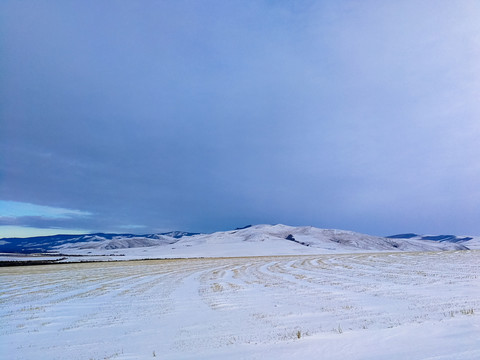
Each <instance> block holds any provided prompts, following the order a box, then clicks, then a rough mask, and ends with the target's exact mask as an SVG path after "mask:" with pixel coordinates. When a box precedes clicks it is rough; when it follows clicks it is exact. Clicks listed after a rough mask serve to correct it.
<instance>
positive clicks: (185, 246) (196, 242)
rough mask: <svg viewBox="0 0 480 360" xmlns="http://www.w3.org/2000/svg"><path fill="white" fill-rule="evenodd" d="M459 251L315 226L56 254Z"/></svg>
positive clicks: (131, 241) (93, 245)
mask: <svg viewBox="0 0 480 360" xmlns="http://www.w3.org/2000/svg"><path fill="white" fill-rule="evenodd" d="M289 236H291V237H293V239H294V241H292V240H287V237H289ZM157 244H158V242H157ZM458 249H465V247H464V246H463V245H461V244H455V243H449V242H437V241H426V240H419V239H400V240H399V239H387V238H383V237H377V236H371V235H365V234H360V233H355V232H352V231H345V230H332V229H318V228H314V227H311V226H305V227H293V226H287V225H255V226H251V227H249V228H246V229H240V230H233V231H223V232H216V233H213V234H199V235H194V236H185V237H182V238H180V239H174V238H168V237H165V236H164V237H162V239H161V244H160V245H155V240H152V239H149V238H145V239H143V240H142V238H128V239H121V238H115V239H112V240H104V241H96V242H90V243H89V242H86V243H70V244H64V245H61V246H58V247H57V249H56V250H57V251H58V252H59V253H61V254H66V255H82V256H83V257H82V258H81V259H82V260H92V261H107V260H132V259H165V258H199V257H201V258H203V257H238V256H271V255H317V254H339V253H355V252H369V251H371V252H378V251H390V252H396V251H439V250H458ZM63 261H79V258H78V257H77V258H67V259H65V260H63Z"/></svg>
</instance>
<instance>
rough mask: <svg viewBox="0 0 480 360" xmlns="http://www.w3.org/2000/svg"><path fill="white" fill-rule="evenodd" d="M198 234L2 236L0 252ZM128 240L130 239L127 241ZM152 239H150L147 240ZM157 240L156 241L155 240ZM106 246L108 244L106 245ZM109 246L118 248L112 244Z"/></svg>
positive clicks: (142, 242) (145, 243)
mask: <svg viewBox="0 0 480 360" xmlns="http://www.w3.org/2000/svg"><path fill="white" fill-rule="evenodd" d="M192 235H198V233H190V232H185V231H169V232H165V233H159V234H145V235H135V234H113V233H93V234H82V235H63V234H62V235H50V236H34V237H28V238H2V239H0V252H5V253H26V254H28V253H42V252H49V251H52V250H55V249H56V248H57V247H59V246H62V245H75V244H78V245H79V246H80V245H81V244H86V243H92V245H93V244H94V243H100V242H107V241H110V242H112V243H115V240H122V242H123V243H124V245H125V246H123V247H124V248H129V247H135V246H128V245H129V244H130V245H132V244H135V241H134V240H137V241H136V244H137V245H138V247H142V246H155V245H159V244H160V243H161V242H162V241H166V242H168V240H171V239H173V240H178V239H180V238H182V237H183V236H192ZM129 240H130V241H129ZM148 240H152V241H148ZM155 240H157V241H155ZM107 246H108V245H107ZM110 248H118V247H115V246H112V247H110Z"/></svg>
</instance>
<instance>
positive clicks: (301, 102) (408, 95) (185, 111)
mask: <svg viewBox="0 0 480 360" xmlns="http://www.w3.org/2000/svg"><path fill="white" fill-rule="evenodd" d="M295 4H296V5H292V3H291V2H275V3H272V2H268V1H266V2H261V1H260V2H223V1H212V2H206V3H205V2H198V3H194V4H192V2H183V1H175V2H146V3H144V4H142V6H138V5H135V4H134V3H123V2H115V3H114V4H113V3H110V4H108V5H107V4H106V3H99V2H93V1H92V2H90V1H82V2H79V3H63V2H48V3H38V2H15V1H4V2H2V4H1V5H0V24H2V25H1V26H2V34H3V42H2V44H1V45H0V46H1V48H0V50H1V52H2V54H5V55H4V56H3V57H2V69H3V72H2V82H1V85H0V177H1V181H0V199H3V200H5V201H15V202H21V203H32V204H44V205H50V206H51V207H52V208H59V209H63V211H64V212H62V211H58V210H57V213H55V211H51V210H50V211H46V210H44V212H43V213H41V211H39V212H38V213H36V214H24V216H37V218H33V217H30V218H24V219H23V220H19V217H20V216H18V217H15V216H14V217H15V218H16V219H17V220H15V221H18V222H21V223H22V224H27V223H31V224H33V223H35V224H40V223H43V224H44V225H45V226H46V225H47V224H48V223H50V224H55V226H60V223H62V226H77V227H78V226H80V225H81V226H82V227H85V228H88V229H92V230H95V231H96V230H99V231H103V230H109V231H117V230H118V231H120V230H121V229H122V226H128V224H144V225H145V228H144V230H145V231H153V230H154V229H157V228H162V229H165V230H172V229H182V230H189V231H214V230H220V229H228V228H235V227H237V226H240V225H243V224H248V223H278V222H283V223H287V224H292V225H296V224H298V225H301V224H309V225H316V226H320V227H338V228H347V229H352V230H358V231H364V232H369V233H374V234H389V233H394V232H407V231H413V232H449V233H454V232H459V231H461V232H479V231H480V228H478V225H476V224H475V222H474V221H473V219H475V218H478V215H480V213H479V212H480V210H479V209H478V208H477V207H476V205H475V204H478V203H479V201H480V193H479V192H478V190H476V188H477V186H476V184H478V180H479V179H480V165H477V164H478V161H476V159H478V158H479V157H480V150H479V147H478V146H476V142H477V139H478V137H479V136H480V125H479V123H478V117H479V115H480V108H479V106H478V95H479V94H480V87H479V85H478V84H479V83H480V65H479V64H480V50H479V49H480V46H479V41H480V40H479V39H480V25H479V22H478V18H479V16H480V6H479V5H478V3H477V2H475V1H456V2H450V1H425V2H421V3H419V2H418V1H402V2H394V3H392V2H389V3H385V2H379V1H363V2H350V1H345V2H337V1H322V2H310V1H302V2H296V3H295ZM105 13H108V14H109V16H108V18H105ZM6 14H8V17H7V15H6ZM65 209H82V210H81V211H80V213H72V212H70V213H68V212H65V211H66V210H65ZM31 211H33V210H32V209H31ZM70 211H72V210H70ZM73 211H74V212H75V210H73ZM46 214H47V215H48V216H47V215H46ZM59 214H63V215H59ZM89 214H95V216H93V215H91V216H89ZM42 216H43V218H39V217H42ZM54 216H57V218H54ZM59 216H60V217H61V218H60V219H59V218H58V217H59ZM62 216H63V217H62ZM46 218H48V219H47V220H48V221H47V220H46ZM126 224H127V225H126ZM115 229H116V230H115Z"/></svg>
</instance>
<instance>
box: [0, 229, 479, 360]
mask: <svg viewBox="0 0 480 360" xmlns="http://www.w3.org/2000/svg"><path fill="white" fill-rule="evenodd" d="M245 230H247V229H245ZM253 230H254V229H251V230H250V232H248V234H250V235H253V237H252V238H249V240H251V241H249V240H246V237H244V236H243V235H242V234H240V235H238V236H240V238H241V239H245V241H243V240H242V242H241V244H242V246H244V245H245V246H246V249H249V246H254V245H258V242H259V241H260V242H261V243H267V244H268V246H271V245H273V243H274V242H275V241H276V240H275V236H273V235H271V236H272V238H271V239H270V238H268V237H267V238H262V239H263V241H261V240H262V239H257V238H256V237H255V236H254V235H255V231H253ZM270 230H271V233H272V234H276V233H279V232H281V233H282V235H283V234H285V233H287V234H289V233H290V232H291V230H292V229H288V228H277V229H273V230H272V229H270ZM252 231H253V232H252ZM302 231H303V232H304V233H302V234H304V235H305V236H310V235H309V231H312V230H308V229H303V230H302ZM302 234H300V232H299V233H297V234H293V236H294V237H295V238H297V236H298V237H299V238H300V237H301V236H302ZM232 235H235V234H232ZM309 238H310V239H312V237H311V236H310V237H309ZM190 241H192V239H190ZM372 241H373V240H372ZM197 242H198V244H197ZM284 243H285V245H284V246H285V247H284V248H283V247H282V248H281V249H280V250H279V251H280V252H282V251H289V252H290V251H293V250H295V249H303V248H305V249H310V248H311V246H308V247H307V246H303V245H300V244H297V243H295V242H293V241H285V242H281V244H284ZM319 243H320V242H319ZM188 244H190V245H193V244H191V243H189V242H186V243H185V244H184V245H185V247H182V248H180V251H179V252H178V253H184V252H187V251H188V249H189V248H190V247H187V246H186V245H188ZM195 244H196V246H199V247H200V248H199V249H203V250H202V251H205V252H208V251H210V250H211V251H213V250H212V249H216V246H218V245H219V244H223V245H228V244H230V245H231V250H232V251H233V250H234V249H237V250H238V246H239V245H238V239H237V240H232V239H231V238H230V237H229V236H226V235H225V234H217V235H216V236H213V237H208V236H204V237H199V238H197V240H195ZM248 244H250V245H248ZM175 245H177V244H175ZM282 246H283V245H282ZM287 246H288V247H287ZM257 247H258V246H257ZM265 248H268V247H265ZM150 249H151V248H148V251H150ZM224 249H228V246H226V247H225V248H224ZM252 249H253V248H252ZM259 249H263V247H259ZM273 249H274V248H270V250H273ZM122 250H128V251H138V250H139V249H122ZM252 251H253V250H252ZM262 251H263V250H262ZM265 251H266V250H265ZM332 251H335V249H334V250H332ZM479 258H480V251H477V250H472V251H470V250H468V251H442V252H395V253H392V252H377V253H374V252H369V253H351V254H333V253H332V254H323V255H318V254H317V255H315V254H307V255H305V254H302V255H292V254H289V255H286V256H255V257H222V258H205V259H177V260H149V261H124V262H102V263H82V264H78V263H77V264H73V263H70V264H57V265H48V266H43V265H39V266H22V267H7V268H2V270H1V272H0V301H1V302H2V307H1V308H0V317H1V319H2V322H1V325H0V354H8V358H9V359H34V358H45V359H67V358H68V359H124V360H126V359H152V358H160V359H225V358H228V359H291V358H297V357H302V358H312V359H315V358H324V359H431V360H433V359H435V360H440V359H445V360H446V359H479V358H480V341H478V339H479V338H480V317H479V314H480V286H479V285H480V280H479V279H480V261H479Z"/></svg>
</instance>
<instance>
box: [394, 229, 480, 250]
mask: <svg viewBox="0 0 480 360" xmlns="http://www.w3.org/2000/svg"><path fill="white" fill-rule="evenodd" d="M387 238H389V239H398V240H405V239H408V240H419V241H436V242H439V243H455V244H459V245H463V246H465V247H467V248H468V249H471V250H478V249H480V237H478V236H456V235H418V234H413V233H409V234H399V235H392V236H388V237H387Z"/></svg>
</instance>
